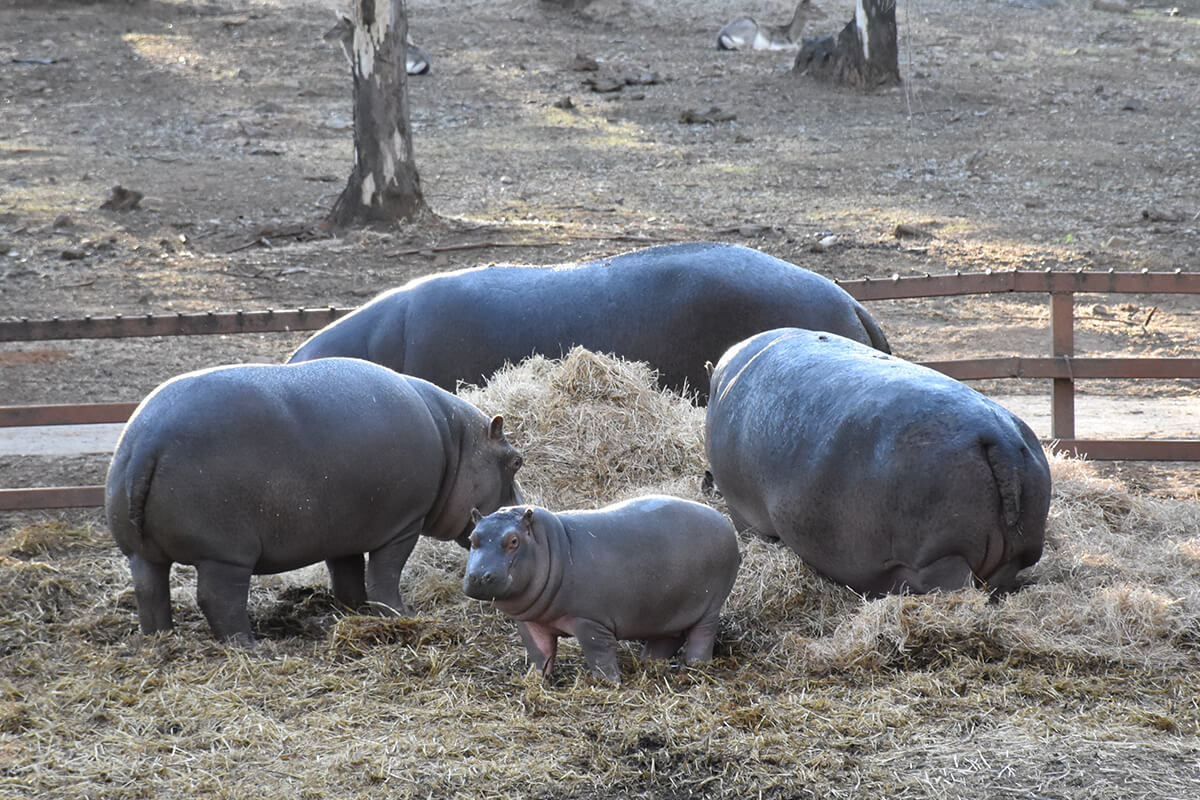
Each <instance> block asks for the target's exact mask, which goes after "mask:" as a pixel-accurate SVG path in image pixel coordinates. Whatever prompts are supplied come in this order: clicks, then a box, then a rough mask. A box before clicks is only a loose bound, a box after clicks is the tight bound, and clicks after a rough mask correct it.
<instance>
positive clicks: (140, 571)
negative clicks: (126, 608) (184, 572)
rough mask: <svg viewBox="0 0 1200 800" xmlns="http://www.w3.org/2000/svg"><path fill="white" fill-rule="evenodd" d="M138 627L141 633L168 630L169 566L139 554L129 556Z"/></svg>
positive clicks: (169, 624) (169, 625)
mask: <svg viewBox="0 0 1200 800" xmlns="http://www.w3.org/2000/svg"><path fill="white" fill-rule="evenodd" d="M129 572H130V574H131V575H132V576H133V594H134V597H136V598H137V611H138V626H139V627H140V628H141V629H142V633H144V634H155V633H162V632H163V631H169V630H171V627H172V625H171V565H170V564H169V563H167V564H155V563H153V562H150V561H147V560H146V559H144V558H142V557H141V556H139V555H132V556H130V557H129Z"/></svg>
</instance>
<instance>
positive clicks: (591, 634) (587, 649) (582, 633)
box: [571, 619, 621, 683]
mask: <svg viewBox="0 0 1200 800" xmlns="http://www.w3.org/2000/svg"><path fill="white" fill-rule="evenodd" d="M571 633H572V634H573V635H574V636H575V638H576V639H578V640H579V649H580V650H582V651H583V660H584V661H586V662H587V665H588V668H589V669H590V670H591V671H592V674H593V675H599V676H600V677H603V678H607V679H608V680H610V681H612V682H613V683H620V682H621V671H620V670H619V669H618V668H617V637H616V636H614V635H613V632H612V631H610V630H609V629H608V628H606V627H604V626H603V625H601V624H600V623H599V622H596V621H595V620H590V619H576V620H574V624H573V625H572V626H571Z"/></svg>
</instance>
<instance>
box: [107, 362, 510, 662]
mask: <svg viewBox="0 0 1200 800" xmlns="http://www.w3.org/2000/svg"><path fill="white" fill-rule="evenodd" d="M520 466H521V455H520V453H519V452H518V451H517V450H516V449H515V448H514V447H513V446H512V445H510V444H509V443H508V441H507V440H506V439H505V437H504V431H503V420H502V418H500V417H493V418H490V419H489V418H488V417H486V416H484V414H483V413H482V412H481V411H480V410H479V409H477V408H475V407H474V406H472V405H471V404H469V403H467V402H466V401H465V400H461V399H459V398H457V397H455V396H454V395H452V394H449V393H448V392H445V391H443V390H441V389H439V388H438V387H436V386H434V385H433V384H431V383H427V382H425V381H423V380H420V379H418V378H412V377H409V376H406V375H399V374H397V373H395V372H393V371H392V370H389V369H387V368H385V367H381V366H379V365H377V364H371V363H369V362H366V361H360V360H357V359H346V358H338V359H325V360H322V361H315V362H312V363H306V364H296V365H290V366H289V365H279V364H276V365H242V366H229V367H217V368H214V369H207V370H202V371H199V372H191V373H188V374H186V375H181V376H179V377H176V378H173V379H171V380H169V381H167V382H166V383H164V384H162V385H161V386H159V387H158V388H157V389H155V390H154V391H153V392H152V393H151V394H150V395H149V396H148V397H147V398H146V399H145V400H143V401H142V403H141V405H139V406H138V408H137V410H135V411H134V413H133V416H132V417H131V418H130V420H129V423H128V424H127V425H126V426H125V430H124V431H123V432H122V434H121V438H120V441H119V442H118V443H117V448H116V452H115V454H114V455H113V460H112V464H111V465H110V467H109V470H108V485H107V488H106V492H105V508H106V513H107V516H108V526H109V529H110V530H111V531H112V535H113V538H114V539H115V540H116V543H117V546H118V547H119V548H120V549H121V552H123V553H124V554H125V555H126V556H127V557H128V558H129V567H130V571H131V572H132V573H133V586H134V593H135V595H136V597H137V606H138V618H139V620H140V623H141V629H142V631H143V632H144V633H156V632H158V631H164V630H169V629H170V628H171V606H170V588H169V586H168V578H169V573H170V569H171V564H172V563H173V562H177V561H178V562H180V563H184V564H194V565H195V566H196V573H197V574H196V583H197V585H196V599H197V601H198V603H199V605H200V608H201V610H202V611H203V612H204V616H205V617H206V618H207V619H208V623H209V626H210V627H211V628H212V631H213V633H214V634H216V635H217V636H218V637H221V638H236V639H240V640H242V641H244V642H246V643H251V642H253V637H252V636H251V633H250V620H249V617H248V616H247V613H246V604H247V590H248V588H249V584H250V576H251V575H253V574H263V573H275V572H284V571H286V570H291V569H296V568H297V567H302V566H305V565H308V564H313V563H315V562H317V561H322V560H323V561H325V563H326V564H327V565H328V567H329V576H330V581H331V584H332V587H333V593H334V595H335V596H336V597H337V599H338V600H340V601H341V602H342V603H345V604H346V605H347V606H350V607H352V608H353V607H358V606H360V605H362V604H363V603H365V602H366V601H367V600H370V601H373V602H375V603H379V604H382V605H383V606H386V607H389V608H391V609H397V610H400V609H403V608H404V606H403V604H402V602H401V600H400V588H399V582H400V571H401V569H402V568H403V567H404V563H405V562H406V561H407V560H408V556H409V554H410V553H411V552H412V549H413V545H414V544H416V540H417V535H418V534H421V533H423V534H425V535H427V536H432V537H434V538H437V539H457V538H460V537H461V538H462V539H463V542H464V543H465V537H466V534H467V533H469V532H470V529H471V526H472V520H471V513H472V510H473V509H474V508H482V509H488V510H494V509H496V508H499V507H500V506H501V505H508V504H511V503H513V502H520V494H519V491H518V489H517V485H516V482H515V479H514V474H515V473H516V471H517V469H518V468H519V467H520ZM364 553H369V554H370V561H369V563H368V564H367V565H366V569H365V573H366V581H365V583H364V558H363V554H364Z"/></svg>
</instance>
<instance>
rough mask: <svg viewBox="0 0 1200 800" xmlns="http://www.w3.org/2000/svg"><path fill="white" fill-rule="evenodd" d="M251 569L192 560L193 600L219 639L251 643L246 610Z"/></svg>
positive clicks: (241, 643)
mask: <svg viewBox="0 0 1200 800" xmlns="http://www.w3.org/2000/svg"><path fill="white" fill-rule="evenodd" d="M252 572H253V569H252V568H250V567H244V566H241V565H237V564H225V563H222V562H220V561H199V562H197V563H196V602H197V603H198V604H199V606H200V610H201V611H202V612H204V618H205V619H207V620H208V626H209V627H210V628H212V632H213V633H214V634H215V635H216V636H217V637H218V638H220V639H230V640H233V641H234V642H235V643H237V644H240V645H245V646H251V645H253V644H254V634H253V633H251V632H250V614H249V612H248V611H247V605H248V603H249V595H250V575H251V573H252Z"/></svg>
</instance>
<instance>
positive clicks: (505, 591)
mask: <svg viewBox="0 0 1200 800" xmlns="http://www.w3.org/2000/svg"><path fill="white" fill-rule="evenodd" d="M470 538H471V554H470V556H469V557H468V559H467V569H466V575H465V576H464V577H463V591H464V592H465V593H466V594H467V595H468V596H469V597H473V598H475V599H477V600H491V601H493V602H494V603H495V605H496V608H498V609H500V610H501V611H503V612H504V613H505V614H507V615H508V616H510V617H512V618H514V619H515V620H517V626H518V627H519V628H520V631H521V639H522V640H523V641H524V642H525V649H526V651H527V652H528V654H529V658H530V659H531V660H532V661H533V663H534V664H536V665H537V668H538V670H539V671H540V672H541V673H542V675H544V676H547V677H548V676H549V675H550V673H551V671H553V669H554V655H555V652H556V649H557V646H558V637H560V636H574V637H575V638H576V639H578V640H579V646H580V649H581V650H582V651H583V656H584V659H585V660H586V661H587V664H588V667H589V668H590V669H591V671H592V672H593V673H594V674H596V675H600V676H602V677H605V678H608V679H609V680H612V681H614V682H615V681H617V680H618V679H619V672H618V669H617V640H618V639H639V640H644V641H645V646H644V648H643V650H642V656H643V657H644V658H646V657H649V658H660V659H666V658H670V657H671V656H673V655H674V654H675V652H676V651H678V650H679V648H680V647H681V646H683V644H684V642H685V641H686V642H687V649H686V650H685V653H684V660H685V662H686V663H689V664H691V663H693V662H698V661H708V660H709V659H711V658H712V650H713V640H714V638H715V636H716V633H717V622H718V619H719V617H720V613H721V606H722V605H723V604H724V602H725V598H726V597H727V596H728V595H729V591H730V589H731V588H732V587H733V581H734V578H735V577H736V576H737V568H738V562H739V558H740V557H739V555H738V548H737V536H736V534H735V533H734V531H733V527H732V526H731V525H730V524H729V520H727V519H726V518H725V516H724V515H722V514H721V513H720V512H718V511H716V510H714V509H711V508H709V507H708V506H703V505H700V504H699V503H693V502H690V501H688V500H680V499H678V498H674V497H659V496H651V497H641V498H638V499H635V500H629V501H627V502H624V503H618V504H616V505H611V506H607V507H605V508H601V509H598V510H596V511H567V512H562V513H559V514H555V513H552V512H550V511H547V510H546V509H544V508H539V507H535V506H517V507H513V508H503V509H501V510H499V511H497V512H496V513H494V514H491V515H489V516H486V517H484V518H483V519H482V520H480V521H479V522H478V523H477V524H476V525H475V530H474V531H472V532H471V537H470Z"/></svg>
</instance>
